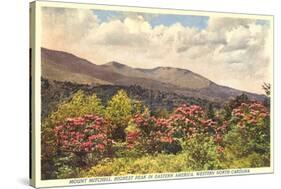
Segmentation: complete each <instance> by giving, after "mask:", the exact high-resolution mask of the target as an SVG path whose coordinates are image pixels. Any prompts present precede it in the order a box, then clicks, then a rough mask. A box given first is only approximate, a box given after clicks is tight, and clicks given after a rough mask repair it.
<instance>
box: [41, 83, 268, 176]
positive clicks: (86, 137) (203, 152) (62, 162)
mask: <svg viewBox="0 0 281 189" xmlns="http://www.w3.org/2000/svg"><path fill="white" fill-rule="evenodd" d="M264 89H265V92H266V95H267V97H266V98H265V99H264V101H262V102H260V101H256V100H251V99H250V98H248V96H247V95H246V94H241V95H240V96H237V97H236V98H233V99H230V100H228V101H227V102H225V103H223V104H222V105H221V106H212V105H208V106H207V105H206V106H202V105H200V104H199V105H198V104H193V103H189V102H186V103H184V102H183V103H181V104H179V105H178V106H176V107H172V108H169V109H165V108H163V107H162V108H161V109H158V110H157V111H155V110H152V109H151V107H150V106H148V105H147V104H146V103H144V102H143V101H142V100H138V99H134V98H132V97H130V96H129V95H128V93H127V92H126V91H125V90H123V89H119V90H117V91H116V92H115V93H114V94H113V95H112V97H111V98H109V99H108V100H106V101H105V102H104V100H102V99H101V98H99V97H98V96H97V95H96V93H92V94H89V93H88V92H85V91H83V90H78V91H76V92H75V93H73V94H71V95H70V97H69V98H65V99H64V100H62V101H59V102H57V103H56V104H55V105H54V107H52V108H50V111H49V112H47V113H45V115H44V117H43V119H42V128H41V167H42V175H41V177H42V179H65V178H79V177H96V176H112V175H129V174H148V173H164V172H188V171H199V170H218V169H231V168H256V167H268V166H270V103H269V102H270V100H269V99H270V89H269V86H267V85H264Z"/></svg>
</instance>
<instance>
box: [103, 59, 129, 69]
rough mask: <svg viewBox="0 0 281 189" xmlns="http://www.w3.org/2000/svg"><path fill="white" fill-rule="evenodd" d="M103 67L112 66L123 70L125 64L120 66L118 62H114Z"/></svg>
mask: <svg viewBox="0 0 281 189" xmlns="http://www.w3.org/2000/svg"><path fill="white" fill-rule="evenodd" d="M104 65H105V66H114V67H116V68H123V67H127V66H126V65H125V64H121V63H119V62H116V61H111V62H108V63H106V64H104Z"/></svg>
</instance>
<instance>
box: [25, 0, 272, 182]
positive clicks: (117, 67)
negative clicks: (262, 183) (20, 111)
mask: <svg viewBox="0 0 281 189" xmlns="http://www.w3.org/2000/svg"><path fill="white" fill-rule="evenodd" d="M30 61H31V64H30V65H31V78H30V85H31V96H30V97H31V126H30V129H31V137H30V139H31V151H30V159H31V163H30V166H31V167H30V170H31V171H30V180H31V185H32V186H35V187H47V186H69V185H83V184H98V183H115V182H135V181H150V180H151V181H153V180H161V179H182V178H197V177H210V176H226V175H229V176H230V175H247V174H257V173H272V172H273V143H272V142H273V121H272V120H273V119H272V116H273V111H272V110H273V92H272V91H273V80H272V78H273V16H270V15H251V14H234V13H217V12H204V11H187V10H171V9H160V8H141V7H126V6H109V5H107V6H105V5H94V4H77V3H59V2H55V3H54V2H46V1H35V2H33V3H31V4H30Z"/></svg>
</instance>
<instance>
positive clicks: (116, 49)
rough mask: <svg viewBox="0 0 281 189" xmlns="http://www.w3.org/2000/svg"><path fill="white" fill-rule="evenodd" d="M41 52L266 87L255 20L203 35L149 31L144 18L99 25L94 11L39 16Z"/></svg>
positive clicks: (231, 22) (218, 23)
mask: <svg viewBox="0 0 281 189" xmlns="http://www.w3.org/2000/svg"><path fill="white" fill-rule="evenodd" d="M42 26H43V34H42V39H43V41H42V46H44V47H46V48H50V49H56V50H64V51H68V52H71V53H74V54H76V55H78V56H81V57H83V58H86V59H89V60H90V61H92V62H93V63H96V64H103V63H106V62H108V61H112V60H115V61H119V62H121V63H124V64H128V65H129V66H132V67H143V68H153V67H156V66H172V67H180V68H186V69H189V70H191V71H194V72H196V73H199V74H201V75H203V76H205V77H207V78H209V79H211V80H213V81H214V82H216V83H219V84H223V85H227V86H230V87H234V88H238V89H242V90H247V91H253V92H262V90H261V84H262V83H263V82H264V81H266V82H268V81H269V78H270V76H269V74H270V71H269V67H270V66H269V55H268V52H267V51H266V49H267V46H268V39H267V38H268V28H269V26H268V25H257V24H256V22H255V20H249V19H237V18H217V17H216V18H212V17H211V18H210V19H209V22H208V27H207V28H206V29H204V30H198V29H196V28H189V27H184V26H182V25H181V24H180V23H175V24H173V25H171V26H169V27H168V26H164V25H158V26H155V27H152V26H151V25H150V23H149V22H148V21H147V20H145V17H144V16H143V15H139V16H136V15H134V16H128V17H126V18H124V19H121V20H118V19H112V20H110V21H108V22H103V23H101V24H99V20H98V18H97V17H96V16H95V14H94V13H93V11H90V10H76V9H60V10H56V9H46V10H44V11H43V24H42Z"/></svg>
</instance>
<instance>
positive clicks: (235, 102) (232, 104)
mask: <svg viewBox="0 0 281 189" xmlns="http://www.w3.org/2000/svg"><path fill="white" fill-rule="evenodd" d="M242 103H250V99H249V97H248V96H247V95H246V94H244V93H243V94H241V95H240V96H237V97H236V98H235V99H232V100H230V101H229V102H228V103H226V104H225V105H224V111H225V112H224V113H225V119H226V120H229V119H230V118H231V113H232V110H233V109H235V108H237V107H239V106H240V105H241V104H242Z"/></svg>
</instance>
